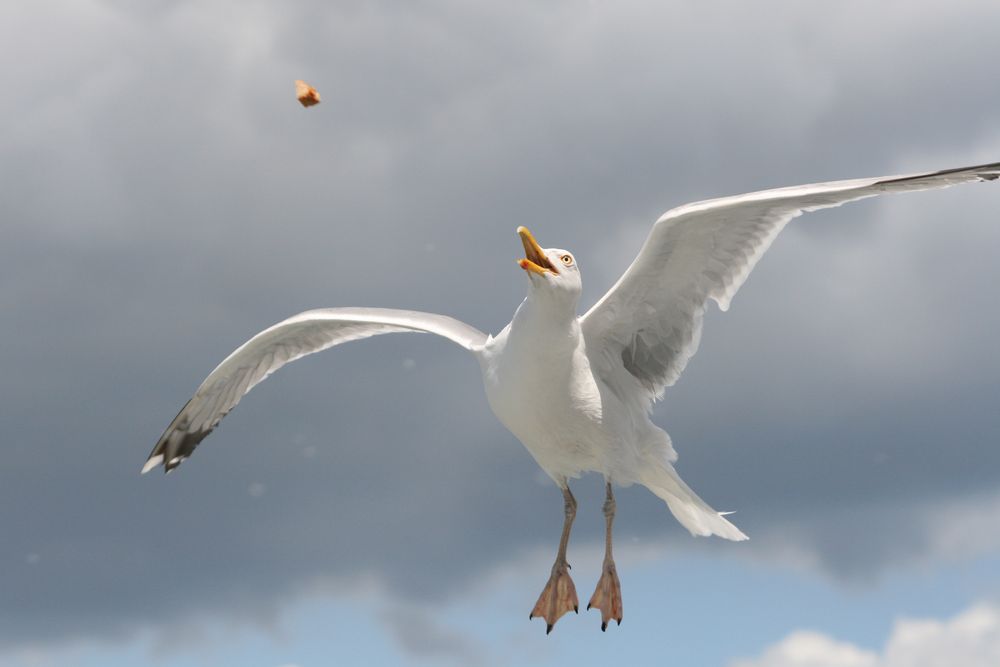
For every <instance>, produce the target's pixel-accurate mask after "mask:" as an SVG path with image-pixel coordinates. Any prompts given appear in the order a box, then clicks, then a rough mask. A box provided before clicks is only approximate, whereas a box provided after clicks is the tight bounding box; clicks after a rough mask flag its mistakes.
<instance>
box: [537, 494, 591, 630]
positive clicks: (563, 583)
mask: <svg viewBox="0 0 1000 667" xmlns="http://www.w3.org/2000/svg"><path fill="white" fill-rule="evenodd" d="M561 487H562V494H563V500H564V501H565V505H564V509H565V512H566V518H565V520H564V521H563V530H562V537H561V538H560V539H559V553H557V554H556V562H555V563H553V564H552V574H551V575H550V576H549V582H548V583H547V584H545V588H544V589H543V590H542V594H541V595H539V596H538V602H536V603H535V608H534V609H532V610H531V614H529V615H528V618H529V619H530V618H534V617H535V616H541V617H542V618H544V619H545V622H546V624H547V625H546V626H545V634H549V633H550V632H552V626H554V625H555V624H556V621H558V620H559V618H560V617H561V616H562V615H563V614H565V613H566V612H568V611H574V612H576V613H580V611H579V609H580V603H579V602H578V601H577V599H576V586H574V585H573V580H572V579H571V578H570V576H569V563H567V562H566V545H567V544H569V531H570V529H571V528H572V527H573V519H574V518H576V498H574V497H573V494H572V493H571V492H570V490H569V485H567V484H566V481H565V480H563V483H562V485H561Z"/></svg>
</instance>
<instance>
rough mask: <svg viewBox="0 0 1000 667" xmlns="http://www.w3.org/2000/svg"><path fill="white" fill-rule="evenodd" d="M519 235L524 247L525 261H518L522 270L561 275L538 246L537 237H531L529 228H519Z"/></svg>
mask: <svg viewBox="0 0 1000 667" xmlns="http://www.w3.org/2000/svg"><path fill="white" fill-rule="evenodd" d="M517 235H518V236H520V237H521V244H522V245H523V246H524V259H519V260H517V263H518V264H519V265H520V266H521V268H522V269H524V270H525V271H530V272H531V273H537V274H539V275H542V274H545V273H556V274H558V273H559V271H557V270H556V267H554V266H552V262H550V261H549V260H548V258H547V257H546V256H545V252H544V251H543V250H542V247H541V246H540V245H538V242H537V241H535V237H534V236H532V235H531V232H529V231H528V228H527V227H518V228H517Z"/></svg>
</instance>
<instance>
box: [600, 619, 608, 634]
mask: <svg viewBox="0 0 1000 667" xmlns="http://www.w3.org/2000/svg"><path fill="white" fill-rule="evenodd" d="M607 629H608V622H607V621H604V622H603V623H601V632H605V631H606V630H607Z"/></svg>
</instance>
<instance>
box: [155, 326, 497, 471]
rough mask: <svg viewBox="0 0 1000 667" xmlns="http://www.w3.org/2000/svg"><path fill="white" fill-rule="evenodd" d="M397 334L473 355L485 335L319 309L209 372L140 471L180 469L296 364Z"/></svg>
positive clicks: (259, 336)
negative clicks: (243, 402) (233, 414)
mask: <svg viewBox="0 0 1000 667" xmlns="http://www.w3.org/2000/svg"><path fill="white" fill-rule="evenodd" d="M400 331H415V332H424V333H434V334H438V335H439V336H444V337H445V338H448V339H450V340H453V341H455V342H456V343H458V344H459V345H461V346H462V347H464V348H465V349H467V350H470V351H472V352H476V351H478V350H479V349H480V348H482V346H483V344H484V343H485V342H486V334H484V333H483V332H481V331H479V330H478V329H476V328H475V327H471V326H469V325H468V324H465V323H463V322H460V321H458V320H456V319H453V318H451V317H446V316H444V315H433V314H431V313H421V312H416V311H412V310H392V309H387V308H323V309H319V310H309V311H306V312H304V313H299V314H298V315H295V316H293V317H290V318H288V319H287V320H284V321H283V322H278V323H277V324H275V325H274V326H272V327H270V328H268V329H265V330H264V331H261V332H260V333H259V334H257V335H256V336H254V337H253V338H251V339H250V340H248V341H247V342H246V343H244V344H243V345H241V346H240V347H239V348H237V349H236V351H235V352H233V353H232V354H230V355H229V356H228V357H226V359H225V360H224V361H223V362H222V363H221V364H219V365H218V367H216V369H215V370H214V371H212V372H211V373H210V374H209V376H208V377H207V378H205V381H204V382H202V383H201V386H200V387H198V390H197V391H196V392H195V393H194V396H192V397H191V400H189V401H188V402H187V405H185V406H184V407H183V408H182V409H181V411H180V412H179V413H178V414H177V416H176V417H174V420H173V421H172V422H170V426H168V427H167V430H166V431H164V432H163V435H162V436H160V440H159V441H158V442H157V443H156V446H155V447H153V451H152V452H151V453H150V455H149V459H147V461H146V465H144V466H143V468H142V472H143V473H146V472H149V471H150V470H152V469H153V468H155V467H156V466H158V465H160V464H161V463H162V464H163V467H164V469H165V471H166V472H170V471H171V470H173V469H174V468H176V467H177V466H179V465H180V464H181V463H182V462H183V461H184V459H186V458H187V457H189V456H190V455H191V452H192V451H194V449H195V447H197V446H198V443H200V442H201V441H202V440H204V439H205V438H206V437H207V436H208V434H209V433H211V432H212V430H213V429H214V428H215V427H216V426H218V424H219V422H220V421H222V418H223V417H225V416H226V415H227V414H228V413H229V411H230V410H232V409H233V408H234V407H236V404H237V403H239V401H240V399H241V398H242V397H243V396H244V394H246V393H247V392H248V391H250V390H251V389H253V387H254V386H255V385H257V384H258V383H259V382H261V381H262V380H263V379H264V378H266V377H267V376H268V375H270V374H271V373H273V372H274V371H276V370H278V369H279V368H281V367H282V366H284V365H285V364H287V363H290V362H292V361H295V360H296V359H299V358H301V357H304V356H306V355H307V354H312V353H313V352H319V351H321V350H325V349H327V348H329V347H333V346H334V345H340V344H341V343H346V342H348V341H352V340H359V339H361V338H368V337H370V336H378V335H379V334H386V333H394V332H400Z"/></svg>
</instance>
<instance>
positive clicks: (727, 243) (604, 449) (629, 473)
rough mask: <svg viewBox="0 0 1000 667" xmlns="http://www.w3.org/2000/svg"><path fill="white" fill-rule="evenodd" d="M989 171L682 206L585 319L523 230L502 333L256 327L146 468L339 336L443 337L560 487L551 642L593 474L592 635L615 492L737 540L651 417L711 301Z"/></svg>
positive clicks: (379, 313) (401, 319) (353, 323)
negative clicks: (854, 211)
mask: <svg viewBox="0 0 1000 667" xmlns="http://www.w3.org/2000/svg"><path fill="white" fill-rule="evenodd" d="M998 177H1000V162H995V163H992V164H987V165H981V166H976V167H964V168H959V169H946V170H942V171H935V172H929V173H921V174H911V175H904V176H888V177H881V178H868V179H856V180H844V181H833V182H828V183H816V184H811V185H800V186H795V187H786V188H778V189H773V190H763V191H760V192H753V193H750V194H743V195H738V196H733V197H723V198H720V199H710V200H706V201H700V202H696V203H691V204H685V205H683V206H680V207H678V208H674V209H671V210H670V211H668V212H667V213H665V214H664V215H663V216H661V217H660V219H659V220H657V221H656V223H655V224H654V225H653V229H652V231H651V232H650V234H649V236H648V238H647V239H646V241H645V243H644V244H643V246H642V248H641V249H640V251H639V255H638V256H637V257H636V258H635V261H633V262H632V264H631V266H629V268H628V269H627V270H626V271H625V273H624V274H623V275H622V276H621V278H620V279H619V280H618V282H617V283H615V285H614V286H613V287H612V288H611V289H610V290H609V291H608V293H607V294H605V295H604V297H603V298H601V300H600V301H598V302H597V303H596V304H595V305H594V306H593V307H592V308H591V309H590V310H588V311H587V312H586V314H584V315H583V316H582V317H580V316H578V315H577V307H578V303H579V300H580V292H581V285H582V283H581V278H580V268H579V266H578V264H577V261H576V258H575V257H574V256H573V253H571V252H569V251H568V250H562V249H558V248H542V247H541V246H540V245H539V244H538V242H537V241H536V240H535V238H534V236H532V234H531V232H530V231H528V229H526V228H525V227H519V228H518V229H517V233H518V235H519V236H520V240H521V243H522V245H523V246H524V257H523V258H522V259H519V260H518V264H519V265H520V267H521V268H522V269H523V270H524V271H525V273H526V275H527V278H528V294H527V296H526V297H525V299H524V301H523V302H521V304H520V305H519V306H518V308H517V310H516V311H515V312H514V317H513V319H512V320H511V322H510V324H508V325H507V326H506V327H504V329H503V330H502V331H501V332H500V333H499V334H497V335H495V336H493V335H487V334H485V333H483V332H481V331H479V330H478V329H476V328H475V327H472V326H470V325H468V324H465V323H463V322H461V321H459V320H456V319H453V318H451V317H447V316H445V315H436V314H431V313H424V312H417V311H410V310H395V309H386V308H323V309H318V310H309V311H306V312H304V313H300V314H298V315H295V316H293V317H290V318H288V319H286V320H284V321H282V322H279V323H277V324H275V325H274V326H272V327H270V328H268V329H265V330H264V331H261V332H260V333H258V334H257V335H255V336H254V337H253V338H251V339H250V340H248V341H247V342H246V343H244V344H243V345H242V346H240V347H239V348H237V349H236V351H234V352H233V353H232V354H230V355H229V356H228V357H226V358H225V359H224V360H223V361H222V363H221V364H219V365H218V366H217V367H216V368H215V370H213V371H212V372H211V373H210V374H209V375H208V377H207V378H205V380H204V382H202V383H201V386H199V387H198V389H197V390H196V391H195V393H194V396H193V397H192V398H191V400H189V401H188V402H187V404H186V405H184V407H183V408H182V409H181V411H180V412H179V413H178V414H177V416H176V417H175V418H174V420H173V421H172V422H170V425H169V426H168V427H167V429H166V430H165V431H164V432H163V435H162V436H161V437H160V439H159V441H158V442H157V443H156V446H155V447H153V451H152V453H150V455H149V458H148V459H147V461H146V464H145V465H144V466H143V468H142V472H143V473H146V472H149V471H150V470H152V469H153V468H155V467H157V466H160V465H162V466H163V468H164V470H165V471H166V472H170V471H171V470H173V469H174V468H176V467H177V466H179V465H180V464H181V463H182V462H183V461H184V460H185V459H187V458H188V457H189V456H190V455H191V453H192V452H193V451H194V449H195V448H196V447H197V446H198V444H199V443H200V442H201V441H202V440H204V439H205V437H206V436H208V434H209V433H211V432H212V430H213V429H215V427H216V426H218V425H219V422H220V421H221V420H222V418H223V417H225V416H226V415H227V414H228V413H229V411H230V410H232V409H233V408H234V407H235V406H236V404H237V403H238V402H239V401H240V398H241V397H242V396H244V395H245V394H246V393H247V392H249V391H250V390H251V389H252V388H253V387H254V386H256V385H257V384H258V383H259V382H261V381H262V380H264V379H265V378H266V377H267V376H269V375H270V374H271V373H273V372H275V371H276V370H278V369H279V368H281V367H282V366H284V365H285V364H287V363H289V362H292V361H295V360H296V359H299V358H301V357H304V356H306V355H309V354H313V353H314V352H319V351H321V350H325V349H327V348H330V347H333V346H335V345H340V344H341V343H346V342H348V341H352V340H359V339H362V338H368V337H371V336H378V335H381V334H387V333H396V332H424V333H432V334H437V335H439V336H443V337H445V338H447V339H449V340H451V341H453V342H455V343H457V344H458V345H460V346H461V347H463V348H465V349H466V350H468V351H469V352H471V353H472V354H473V356H475V358H476V359H477V360H478V362H479V366H480V369H481V371H482V376H483V384H484V385H485V388H486V398H487V400H488V401H489V405H490V407H491V408H492V410H493V412H494V414H495V415H496V416H497V418H498V419H499V420H500V421H501V422H502V423H503V425H504V426H506V427H507V429H508V430H510V432H511V433H513V434H514V436H515V437H517V439H518V440H520V441H521V442H522V443H523V444H524V446H525V447H526V448H527V450H528V452H529V453H530V454H531V456H532V457H534V459H535V461H536V462H537V463H538V465H539V466H541V468H542V470H544V471H545V472H546V474H548V476H549V477H551V478H552V480H553V481H554V482H555V483H556V485H557V486H558V487H559V489H560V490H561V491H562V496H563V501H564V521H563V528H562V534H561V537H560V539H559V548H558V551H557V554H556V559H555V562H554V563H553V565H552V570H551V573H550V576H549V579H548V582H547V583H546V584H545V587H544V588H543V590H542V593H541V595H539V597H538V601H537V603H536V604H535V606H534V608H533V609H532V610H531V613H530V614H529V618H534V617H536V616H537V617H541V618H543V619H545V621H546V634H548V633H549V632H551V631H552V628H553V626H554V625H555V623H556V621H557V620H559V619H560V618H561V617H562V616H563V615H564V614H566V613H568V612H569V611H573V612H577V613H579V603H578V601H577V596H576V588H575V586H574V584H573V580H572V579H571V578H570V574H569V569H570V566H569V563H568V562H567V560H566V549H567V546H568V543H569V536H570V530H571V528H572V526H573V520H574V518H575V517H576V507H577V505H576V500H575V499H574V497H573V494H572V492H571V491H570V488H569V480H570V479H571V478H576V477H579V476H580V475H581V474H582V473H585V472H595V473H600V474H601V475H603V476H604V481H605V491H606V499H605V502H604V505H603V511H604V516H605V525H606V537H605V555H604V562H603V566H602V572H601V576H600V579H599V580H598V583H597V587H596V589H595V590H594V594H593V596H592V597H591V598H590V603H589V604H588V605H587V608H588V609H591V608H594V609H598V610H600V612H601V630H602V631H603V630H606V629H607V626H608V623H609V621H611V620H615V621H617V622H618V624H619V625H620V624H621V621H622V598H621V584H620V581H619V578H618V574H617V571H616V569H615V561H614V557H613V555H612V548H611V547H612V539H611V528H612V524H613V522H614V517H615V497H614V493H613V485H618V486H629V485H631V484H641V485H643V486H645V487H646V488H647V489H649V490H650V491H651V492H652V493H654V494H655V495H657V496H658V497H660V498H661V499H663V500H664V501H665V502H666V505H667V507H668V508H669V510H670V512H671V513H672V514H673V515H674V517H675V518H676V519H677V521H679V522H680V523H681V525H683V526H684V527H685V528H687V530H688V531H690V532H691V533H692V534H693V535H704V536H707V535H717V536H719V537H722V538H725V539H727V540H734V541H739V540H745V539H747V536H746V535H744V534H743V532H742V531H741V530H740V529H739V528H737V527H736V526H735V525H733V524H732V523H731V522H730V521H729V519H727V518H726V516H725V514H724V513H720V512H717V511H715V510H714V509H712V507H710V506H709V505H708V504H707V503H706V502H705V501H704V500H702V499H701V498H700V497H698V495H697V494H696V493H695V492H694V491H693V490H692V489H691V488H690V487H689V486H688V485H687V484H685V483H684V481H683V480H682V479H681V478H680V476H679V475H678V474H677V471H676V470H675V468H674V465H673V464H674V462H675V461H676V460H677V452H676V451H675V450H674V447H673V445H672V443H671V440H670V436H668V435H667V433H666V432H665V431H663V430H662V429H661V428H659V427H658V426H656V425H655V424H654V423H653V422H652V421H651V419H650V415H651V411H652V406H653V403H654V402H655V401H656V400H657V399H660V398H662V396H663V392H664V390H665V389H666V388H667V387H669V386H671V385H673V384H674V383H675V382H676V381H677V379H678V377H680V375H681V372H682V371H683V370H684V367H685V366H686V365H687V363H688V361H689V360H690V359H691V357H692V355H694V353H695V351H696V350H697V348H698V343H699V339H700V336H701V327H702V319H703V317H704V314H705V309H706V307H707V306H708V301H709V299H711V300H713V301H715V302H716V304H717V305H718V307H719V308H720V309H721V310H723V311H725V310H727V309H728V308H729V304H730V301H731V300H732V298H733V296H734V295H735V294H736V291H737V290H738V289H739V288H740V286H741V285H742V284H743V283H744V281H746V279H747V276H748V275H749V274H750V271H751V270H752V269H753V267H754V265H755V264H756V263H757V261H758V260H759V259H760V258H761V256H762V255H763V254H764V252H765V251H766V250H767V249H768V247H769V246H770V245H771V243H772V242H773V241H774V239H775V237H776V236H777V235H778V233H779V232H780V231H781V230H782V229H783V228H784V226H785V225H786V224H787V223H788V222H789V221H791V220H792V219H793V218H795V217H797V216H799V215H801V214H802V213H804V212H807V211H815V210H817V209H823V208H831V207H835V206H839V205H841V204H844V203H846V202H850V201H855V200H858V199H864V198H867V197H874V196H876V195H880V194H883V193H893V192H910V191H915V190H927V189H931V188H943V187H948V186H951V185H955V184H958V183H965V182H969V181H993V180H996V179H997V178H998Z"/></svg>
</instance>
